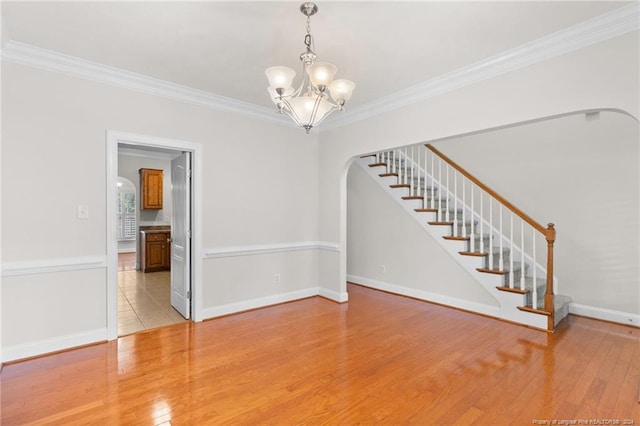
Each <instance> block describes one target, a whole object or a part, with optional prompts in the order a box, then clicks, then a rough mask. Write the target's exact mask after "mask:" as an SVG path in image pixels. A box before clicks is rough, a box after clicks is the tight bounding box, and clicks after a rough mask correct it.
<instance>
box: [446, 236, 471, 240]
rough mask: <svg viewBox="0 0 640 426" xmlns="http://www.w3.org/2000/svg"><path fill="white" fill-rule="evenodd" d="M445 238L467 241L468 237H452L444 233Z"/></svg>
mask: <svg viewBox="0 0 640 426" xmlns="http://www.w3.org/2000/svg"><path fill="white" fill-rule="evenodd" d="M442 238H444V239H445V240H453V241H469V237H454V236H453V235H445V236H444V237H442Z"/></svg>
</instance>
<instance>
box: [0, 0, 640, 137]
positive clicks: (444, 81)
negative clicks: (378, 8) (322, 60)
mask: <svg viewBox="0 0 640 426" xmlns="http://www.w3.org/2000/svg"><path fill="white" fill-rule="evenodd" d="M639 28H640V2H637V1H635V2H633V3H631V4H630V5H628V6H624V7H621V8H618V9H615V10H613V11H611V12H608V13H605V14H603V15H600V16H597V17H595V18H592V19H590V20H587V21H585V22H582V23H579V24H576V25H574V26H571V27H568V28H566V29H563V30H560V31H557V32H555V33H552V34H549V35H547V36H544V37H542V38H539V39H537V40H534V41H532V42H529V43H525V44H523V45H521V46H518V47H516V48H513V49H509V50H506V51H504V52H501V53H499V54H497V55H494V56H491V57H489V58H486V59H484V60H482V61H480V62H477V63H475V64H472V65H469V66H467V67H463V68H459V69H457V70H454V71H452V72H449V73H446V74H443V75H441V76H438V77H435V78H433V79H430V80H427V81H424V82H422V83H420V84H417V85H414V86H411V87H408V88H406V89H404V90H401V91H399V92H396V93H393V94H391V95H388V96H384V97H381V98H379V99H377V100H375V101H372V102H369V103H367V104H364V105H361V106H359V107H356V108H353V109H351V110H349V111H346V112H345V113H344V114H342V115H340V116H339V117H335V116H334V117H331V118H330V119H329V120H327V122H325V123H324V124H323V125H322V130H331V129H335V128H337V127H340V126H344V125H347V124H351V123H354V122H357V121H361V120H365V119H367V118H370V117H373V116H376V115H379V114H383V113H385V112H389V111H392V110H395V109H399V108H402V107H404V106H407V105H410V104H413V103H416V102H421V101H424V100H426V99H428V98H431V97H434V96H437V95H440V94H443V93H447V92H450V91H453V90H456V89H459V88H462V87H464V86H468V85H470V84H473V83H476V82H479V81H482V80H486V79H489V78H492V77H496V76H499V75H501V74H505V73H508V72H510V71H514V70H517V69H520V68H523V67H526V66H528V65H532V64H535V63H538V62H543V61H546V60H548V59H551V58H554V57H557V56H560V55H563V54H566V53H569V52H572V51H574V50H577V49H580V48H583V47H586V46H589V45H592V44H595V43H598V42H601V41H605V40H608V39H610V38H613V37H616V36H619V35H623V34H626V33H628V32H631V31H635V30H638V29H639ZM0 59H1V60H2V61H7V62H13V63H17V64H21V65H28V66H32V67H36V68H40V69H44V70H47V71H51V72H57V73H61V74H66V75H70V76H73V77H78V78H82V79H85V80H90V81H95V82H99V83H104V84H108V85H111V86H116V87H121V88H124V89H128V90H132V91H136V92H141V93H146V94H150V95H155V96H160V97H164V98H168V99H172V100H176V101H181V102H186V103H191V104H194V105H199V106H203V107H206V108H211V109H215V110H220V111H227V112H232V113H236V114H241V115H244V116H248V117H251V118H257V119H260V120H266V121H269V122H272V123H277V124H280V125H285V126H290V127H295V125H294V124H293V123H292V122H291V121H290V120H287V119H286V117H283V116H282V115H278V114H276V113H275V112H274V111H273V109H270V108H266V107H263V106H259V105H255V104H251V103H248V102H243V101H239V100H236V99H232V98H227V97H224V96H219V95H215V94H213V93H209V92H205V91H203V90H197V89H193V88H190V87H187V86H182V85H179V84H175V83H171V82H168V81H164V80H160V79H156V78H153V77H148V76H145V75H142V74H137V73H133V72H130V71H125V70H122V69H119V68H115V67H111V66H107V65H102V64H99V63H96V62H92V61H87V60H85V59H81V58H77V57H74V56H69V55H64V54H62V53H58V52H55V51H52V50H47V49H42V48H40V47H36V46H31V45H28V44H24V43H20V42H16V41H12V40H9V41H7V42H6V43H4V44H3V46H2V50H1V51H0Z"/></svg>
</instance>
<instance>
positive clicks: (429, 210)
mask: <svg viewBox="0 0 640 426" xmlns="http://www.w3.org/2000/svg"><path fill="white" fill-rule="evenodd" d="M413 210H414V211H415V212H416V213H438V209H413Z"/></svg>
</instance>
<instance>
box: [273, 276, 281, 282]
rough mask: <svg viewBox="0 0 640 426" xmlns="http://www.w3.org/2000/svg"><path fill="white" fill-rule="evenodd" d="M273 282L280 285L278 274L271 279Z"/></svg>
mask: <svg viewBox="0 0 640 426" xmlns="http://www.w3.org/2000/svg"><path fill="white" fill-rule="evenodd" d="M273 282H274V283H276V284H280V274H276V275H275V277H274V278H273Z"/></svg>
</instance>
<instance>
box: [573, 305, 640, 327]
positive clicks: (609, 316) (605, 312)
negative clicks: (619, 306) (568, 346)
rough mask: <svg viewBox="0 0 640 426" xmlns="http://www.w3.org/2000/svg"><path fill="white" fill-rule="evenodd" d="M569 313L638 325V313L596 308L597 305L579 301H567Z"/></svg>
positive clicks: (639, 317) (639, 325)
mask: <svg viewBox="0 0 640 426" xmlns="http://www.w3.org/2000/svg"><path fill="white" fill-rule="evenodd" d="M569 313H570V314H574V315H580V316H583V317H589V318H594V319H599V320H603V321H610V322H615V323H619V324H624V325H631V326H634V327H640V315H637V314H631V313H628V312H621V311H614V310H611V309H605V308H598V307H597V306H589V305H581V304H579V303H569Z"/></svg>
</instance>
